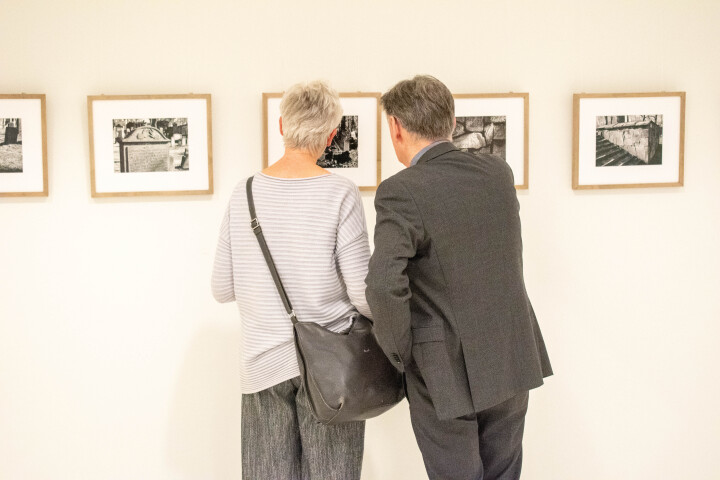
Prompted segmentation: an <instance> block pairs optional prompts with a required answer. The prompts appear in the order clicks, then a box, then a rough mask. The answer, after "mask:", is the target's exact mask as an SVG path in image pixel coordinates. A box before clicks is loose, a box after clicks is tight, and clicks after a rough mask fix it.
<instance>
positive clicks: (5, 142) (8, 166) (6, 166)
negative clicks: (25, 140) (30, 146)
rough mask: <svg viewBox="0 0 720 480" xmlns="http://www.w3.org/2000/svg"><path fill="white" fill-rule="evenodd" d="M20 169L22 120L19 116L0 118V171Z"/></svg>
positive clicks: (9, 171)
mask: <svg viewBox="0 0 720 480" xmlns="http://www.w3.org/2000/svg"><path fill="white" fill-rule="evenodd" d="M22 171H23V155H22V121H21V120H20V119H19V118H0V173H20V172H22Z"/></svg>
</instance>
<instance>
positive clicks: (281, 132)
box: [280, 117, 284, 135]
mask: <svg viewBox="0 0 720 480" xmlns="http://www.w3.org/2000/svg"><path fill="white" fill-rule="evenodd" d="M280 135H284V133H283V129H282V117H280Z"/></svg>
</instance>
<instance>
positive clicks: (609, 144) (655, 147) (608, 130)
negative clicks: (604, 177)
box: [595, 115, 663, 167]
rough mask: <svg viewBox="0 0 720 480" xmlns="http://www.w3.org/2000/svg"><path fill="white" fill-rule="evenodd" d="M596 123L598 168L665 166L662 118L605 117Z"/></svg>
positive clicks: (600, 117) (644, 116)
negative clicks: (663, 159)
mask: <svg viewBox="0 0 720 480" xmlns="http://www.w3.org/2000/svg"><path fill="white" fill-rule="evenodd" d="M595 121H596V129H595V166H597V167H621V166H629V165H660V164H662V132H663V116H662V115H615V116H604V115H603V116H598V117H596V119H595Z"/></svg>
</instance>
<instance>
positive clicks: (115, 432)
mask: <svg viewBox="0 0 720 480" xmlns="http://www.w3.org/2000/svg"><path fill="white" fill-rule="evenodd" d="M719 23H720V5H719V4H718V2H715V1H711V0H708V1H699V0H694V1H689V0H688V1H684V2H678V1H670V0H636V1H632V2H629V1H623V0H607V1H604V2H590V1H578V0H548V1H544V2H533V1H521V0H506V1H500V0H498V1H494V2H490V1H460V0H457V1H448V2H438V1H427V0H422V1H421V0H414V1H410V0H404V1H396V2H383V1H377V0H373V1H366V2H341V1H335V2H333V1H312V2H310V1H306V2H298V1H295V2H293V1H285V0H275V1H267V2H246V1H245V2H239V1H238V2H233V1H227V0H225V1H221V0H205V1H204V2H198V1H190V0H175V1H173V2H169V1H168V2H164V1H156V0H155V1H154V0H144V1H137V0H130V1H124V2H121V1H115V2H108V1H99V0H96V1H80V0H74V1H71V0H64V1H50V0H45V1H43V0H22V1H14V2H11V1H9V0H6V1H3V2H2V4H0V45H1V47H0V49H1V51H2V53H0V92H1V93H21V92H27V93H45V94H47V114H48V115H47V122H48V151H49V165H50V167H49V174H50V196H49V198H47V199H1V200H0V225H1V226H2V227H0V272H1V274H0V478H2V479H3V480H5V479H7V480H45V479H51V478H52V479H78V480H96V479H109V480H112V479H131V478H137V479H192V480H195V479H212V480H229V479H234V478H239V474H240V455H239V449H240V444H239V440H240V438H239V407H240V393H239V387H238V378H237V364H238V347H237V345H238V336H239V331H238V319H237V312H236V310H235V309H234V308H233V307H232V306H229V305H216V304H215V303H214V302H213V300H212V297H211V295H210V291H209V286H208V284H209V276H210V268H211V262H212V255H213V250H214V246H215V237H216V232H217V229H218V226H219V222H220V217H221V215H222V211H223V209H224V205H225V202H226V201H227V199H228V197H229V195H230V193H231V190H232V188H233V186H234V185H235V183H236V182H237V181H238V179H240V178H241V177H243V176H246V175H248V174H251V173H252V172H254V171H256V170H258V169H259V168H260V167H261V151H262V150H261V147H262V146H261V93H262V92H264V91H281V90H282V89H283V88H285V87H287V86H289V85H290V84H292V83H294V82H296V81H300V80H308V79H314V78H324V79H328V80H330V81H331V82H332V83H333V85H334V86H335V87H336V88H338V89H339V90H341V91H385V90H387V89H388V88H389V87H390V86H392V85H393V84H394V82H396V81H398V80H400V79H402V78H406V77H409V76H411V75H413V74H415V73H431V74H434V75H436V76H437V77H439V78H440V79H442V80H443V81H445V82H446V83H447V85H448V86H449V87H450V88H451V90H453V91H454V92H457V93H463V92H466V93H480V92H506V91H516V92H523V91H526V92H530V189H529V191H527V192H521V193H520V194H519V196H520V201H521V203H522V220H523V226H524V240H525V265H526V276H527V285H528V289H529V292H530V294H531V297H532V299H533V302H534V304H535V309H536V311H537V313H538V316H539V318H540V322H541V326H542V328H543V331H544V334H545V339H546V341H547V344H548V348H549V351H550V355H551V358H552V361H553V364H554V368H555V371H556V375H555V376H554V377H552V378H550V379H549V380H548V382H547V384H546V386H545V387H543V388H541V389H539V390H537V391H534V392H533V394H532V397H531V408H530V411H529V413H528V419H527V428H526V437H525V438H526V441H525V449H526V451H525V470H524V471H525V475H524V478H527V479H533V480H534V479H538V480H558V479H559V480H566V479H573V480H574V479H582V480H608V479H613V480H614V479H632V480H637V479H655V478H684V479H690V478H692V479H697V480H703V479H707V480H710V479H717V478H720V464H718V462H717V461H716V460H715V454H716V452H715V450H716V449H717V447H718V443H719V442H718V437H719V434H720V413H719V412H718V409H717V405H720V387H719V386H718V374H717V366H718V364H720V349H719V348H717V345H718V340H717V339H718V337H719V336H720V325H719V322H718V320H719V319H720V295H718V290H720V252H719V251H718V248H717V246H718V238H719V234H720V223H719V220H718V219H719V218H720V201H718V193H717V191H718V186H720V161H719V160H720V158H718V157H719V155H718V147H717V134H718V132H720V115H718V107H719V105H720V89H719V88H718V85H720V82H719V80H720V68H719V67H718V63H717V52H718V51H720V34H718V30H717V25H718V24H719ZM662 90H667V91H676V90H684V91H686V92H687V117H686V126H687V137H686V149H685V154H686V155H685V165H686V168H685V185H686V186H685V187H683V188H666V189H634V190H632V189H631V190H614V191H601V192H575V191H573V190H572V189H571V188H570V180H571V177H570V169H571V145H572V143H571V141H572V139H571V131H572V127H571V119H572V94H573V93H574V92H642V91H662ZM189 92H195V93H211V94H212V96H213V97H212V99H213V139H214V143H213V150H214V166H215V186H216V189H215V194H214V195H212V196H206V197H172V198H132V199H102V200H100V199H97V200H93V199H91V198H90V180H89V157H88V138H87V115H86V95H88V94H102V93H105V94H148V93H150V94H152V93H189ZM383 141H384V145H383V169H384V171H385V172H386V174H390V173H393V172H395V171H397V170H398V168H399V166H398V165H397V164H396V162H395V160H394V156H393V151H392V148H391V146H390V143H389V139H388V138H387V134H384V138H383ZM372 199H373V198H372V195H371V194H365V195H364V200H365V207H366V210H367V216H368V222H369V225H370V227H371V228H372V225H373V223H374V212H373V209H372ZM366 443H367V448H366V459H365V465H364V479H368V480H383V479H419V478H425V474H424V469H423V467H422V463H421V459H420V455H419V452H418V450H417V447H416V446H415V443H414V438H413V436H412V431H411V428H410V424H409V421H408V416H407V408H406V405H405V404H403V405H402V406H401V407H399V408H396V409H395V410H393V411H391V412H390V413H389V414H388V415H386V416H384V417H382V418H380V419H377V420H373V421H371V422H369V424H368V434H367V442H366Z"/></svg>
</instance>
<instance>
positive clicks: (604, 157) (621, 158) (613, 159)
mask: <svg viewBox="0 0 720 480" xmlns="http://www.w3.org/2000/svg"><path fill="white" fill-rule="evenodd" d="M595 159H596V165H597V166H598V167H619V166H623V165H647V163H646V162H643V161H642V160H640V159H639V158H637V157H636V156H634V155H632V154H631V153H630V152H627V151H625V150H623V149H622V148H620V147H618V146H617V145H614V144H612V143H610V142H609V141H607V140H605V139H604V138H603V137H602V135H596V136H595Z"/></svg>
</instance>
